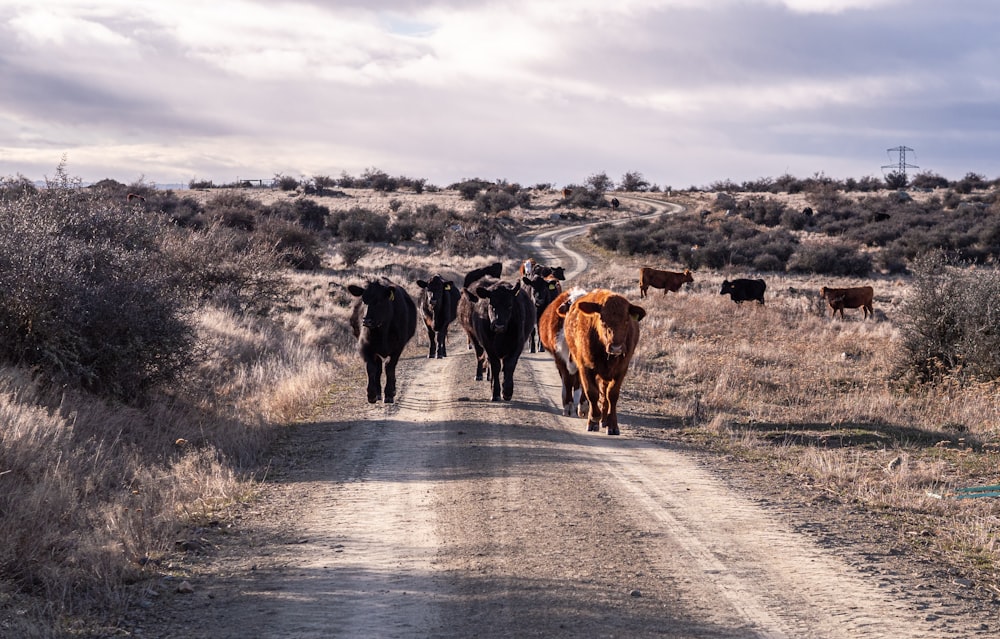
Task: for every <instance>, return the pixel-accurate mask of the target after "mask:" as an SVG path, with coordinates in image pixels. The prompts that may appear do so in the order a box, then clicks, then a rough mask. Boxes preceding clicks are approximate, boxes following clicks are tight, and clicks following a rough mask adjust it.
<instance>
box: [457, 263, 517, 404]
mask: <svg viewBox="0 0 1000 639" xmlns="http://www.w3.org/2000/svg"><path fill="white" fill-rule="evenodd" d="M458 320H459V322H461V324H462V328H464V329H465V332H466V334H468V336H469V340H470V341H471V342H472V346H473V348H475V349H476V380H477V381H478V380H481V379H483V373H484V372H486V373H487V374H488V375H489V377H488V379H490V380H492V382H493V395H492V400H493V401H498V400H499V399H500V398H501V393H502V396H503V399H504V400H508V401H509V400H510V398H511V397H513V396H514V369H515V368H517V361H518V359H519V358H520V357H521V351H523V350H524V343H525V342H526V341H527V340H528V335H529V334H530V333H531V328H532V326H533V325H534V323H535V309H534V306H533V305H532V303H531V298H530V296H529V295H528V292H527V291H524V290H522V289H521V282H520V281H518V282H517V283H516V284H511V283H509V282H501V281H498V280H493V279H492V278H482V279H480V280H479V281H478V283H477V285H476V286H475V290H469V289H468V288H463V289H462V299H461V300H459V302H458ZM487 365H488V366H489V369H487ZM501 374H502V375H503V383H502V385H501Z"/></svg>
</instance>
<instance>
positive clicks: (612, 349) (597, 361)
mask: <svg viewBox="0 0 1000 639" xmlns="http://www.w3.org/2000/svg"><path fill="white" fill-rule="evenodd" d="M561 308H562V307H560V309H561ZM564 313H565V315H566V320H565V323H564V325H563V330H564V331H565V333H566V343H567V345H568V346H569V353H570V357H572V358H573V363H574V364H576V366H577V368H579V369H580V372H579V375H580V384H581V386H582V387H583V394H584V395H585V396H586V397H587V401H588V402H589V403H590V413H589V414H588V416H587V430H588V431H600V429H601V427H605V426H606V427H607V429H608V435H618V434H619V431H618V395H619V393H621V385H622V380H623V379H624V378H625V374H626V373H627V372H628V366H629V362H630V361H631V360H632V354H633V353H634V352H635V347H636V345H637V344H638V343H639V321H640V320H641V319H642V318H643V317H645V316H646V310H645V309H644V308H642V307H641V306H636V305H634V304H632V303H630V302H629V301H628V300H627V299H625V298H624V297H623V296H621V295H618V294H617V293H614V292H612V291H609V290H607V289H598V290H596V291H591V292H590V293H587V294H586V295H584V296H583V297H581V298H580V299H579V300H577V302H576V303H575V304H573V305H572V306H570V307H569V310H568V311H564Z"/></svg>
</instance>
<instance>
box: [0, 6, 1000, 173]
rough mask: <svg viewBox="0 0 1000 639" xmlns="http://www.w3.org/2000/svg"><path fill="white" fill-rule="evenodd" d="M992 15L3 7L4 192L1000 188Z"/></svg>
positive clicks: (948, 9) (851, 9)
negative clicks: (874, 183)
mask: <svg viewBox="0 0 1000 639" xmlns="http://www.w3.org/2000/svg"><path fill="white" fill-rule="evenodd" d="M998 33H1000V11H998V10H997V4H996V0H952V1H949V2H943V1H941V0H552V1H547V0H469V1H460V0H443V1H435V0H429V1H423V2H418V1H416V0H336V1H330V2H323V1H319V0H300V1H297V2H284V1H280V0H259V1H254V0H197V1H191V0H170V1H169V2H167V1H164V0H91V1H85V0H27V1H21V0H0V177H4V176H16V175H23V176H25V177H28V178H30V179H32V180H39V179H44V178H46V177H53V176H54V175H55V174H56V171H57V168H58V167H59V166H60V164H62V163H65V170H66V172H67V173H68V174H69V175H70V176H73V177H78V178H80V179H82V180H84V181H86V182H90V181H97V180H100V179H104V178H111V179H115V180H118V181H120V182H124V183H126V184H128V183H132V182H136V181H143V182H145V183H147V184H154V185H166V184H183V185H186V184H188V183H189V182H190V181H192V180H199V181H203V180H204V181H207V180H211V181H213V182H214V183H216V184H225V183H230V182H234V181H236V180H237V179H269V178H272V177H274V176H276V175H285V176H292V177H296V178H305V179H309V178H312V177H315V176H328V177H334V178H336V177H339V176H341V175H342V174H344V173H346V174H348V175H354V176H358V175H361V174H362V173H364V172H365V171H366V170H368V169H377V170H380V171H384V172H386V173H388V174H390V175H392V176H405V177H410V178H424V179H426V180H427V181H428V183H430V184H434V185H438V186H447V185H449V184H452V183H454V182H458V181H462V180H464V179H470V178H480V179H486V180H506V181H507V182H513V183H518V184H521V185H523V186H534V185H537V184H552V185H554V186H556V187H562V186H566V185H570V184H582V183H584V182H585V181H586V180H587V178H588V177H590V176H593V175H596V174H600V173H604V174H606V175H607V176H608V177H610V178H611V179H612V180H614V181H616V182H618V181H620V179H621V178H622V177H623V176H624V175H625V174H626V173H635V172H637V173H640V174H641V175H642V176H643V178H644V179H645V180H647V181H648V182H650V183H652V184H655V185H658V186H661V187H664V188H666V187H672V188H687V187H689V186H699V187H704V186H707V185H710V184H711V183H713V182H718V181H723V180H732V181H735V182H737V183H739V182H743V181H747V180H756V179H760V178H768V177H771V178H774V177H778V176H781V175H785V174H791V175H793V176H796V177H800V178H805V177H811V176H814V175H818V174H821V175H825V176H828V177H832V178H836V179H844V178H849V177H854V178H861V177H866V176H876V177H882V176H883V175H884V173H885V171H883V169H882V167H883V165H897V164H898V162H899V159H900V158H899V155H898V154H897V153H895V152H890V151H889V149H895V148H899V147H906V148H907V149H911V150H908V151H907V155H906V158H905V159H906V162H907V163H908V164H910V165H913V166H914V167H918V168H910V169H908V172H909V173H910V174H915V173H918V172H921V171H930V172H932V173H935V174H938V175H942V176H944V177H946V178H948V179H960V178H962V177H963V176H964V175H966V174H967V173H969V172H975V173H978V174H980V175H983V176H985V177H986V178H987V179H994V178H997V177H1000V37H997V34H998Z"/></svg>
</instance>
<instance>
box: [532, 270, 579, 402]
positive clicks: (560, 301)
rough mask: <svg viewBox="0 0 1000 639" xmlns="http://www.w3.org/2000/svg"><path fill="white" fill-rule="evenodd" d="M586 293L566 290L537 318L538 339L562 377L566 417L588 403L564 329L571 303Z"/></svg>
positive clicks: (575, 289)
mask: <svg viewBox="0 0 1000 639" xmlns="http://www.w3.org/2000/svg"><path fill="white" fill-rule="evenodd" d="M586 294H587V291H585V290H583V289H582V288H579V287H577V288H574V289H573V290H572V291H564V292H562V293H560V294H559V295H558V296H557V297H556V298H555V299H554V300H552V303H551V304H549V305H548V307H547V308H546V309H545V311H544V312H543V313H542V315H541V317H539V318H538V341H540V342H541V343H542V344H543V345H544V347H545V349H547V350H548V351H549V352H550V353H551V354H552V358H553V359H554V360H555V362H556V369H557V370H558V371H559V378H560V379H561V380H562V403H563V415H566V416H567V417H568V416H570V415H572V414H573V411H574V409H576V414H577V415H579V416H580V417H583V416H584V414H585V412H586V405H585V404H584V403H583V402H582V401H581V400H582V399H583V388H582V387H581V386H580V375H579V369H578V368H577V367H576V364H575V363H574V362H573V358H572V357H570V354H569V345H567V344H566V333H565V331H564V330H563V325H564V323H565V319H566V313H568V312H569V308H570V306H572V305H573V303H575V302H576V301H577V300H578V299H580V298H581V297H583V296H584V295H586ZM560 309H562V310H561V312H560Z"/></svg>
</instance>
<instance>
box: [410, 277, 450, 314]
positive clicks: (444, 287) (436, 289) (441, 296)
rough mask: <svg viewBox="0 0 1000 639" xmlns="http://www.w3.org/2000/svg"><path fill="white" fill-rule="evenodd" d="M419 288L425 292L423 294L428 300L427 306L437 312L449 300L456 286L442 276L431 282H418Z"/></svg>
mask: <svg viewBox="0 0 1000 639" xmlns="http://www.w3.org/2000/svg"><path fill="white" fill-rule="evenodd" d="M417 286H419V287H420V288H422V289H423V290H424V293H423V294H424V296H425V298H426V299H427V305H428V306H429V307H430V308H432V309H434V310H437V309H438V308H440V307H441V305H442V304H444V302H445V300H446V299H447V298H448V294H449V293H450V292H451V290H452V287H453V286H454V284H452V282H451V281H450V280H446V279H444V278H442V277H441V276H440V275H435V276H434V277H432V278H431V279H430V281H424V280H417Z"/></svg>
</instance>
